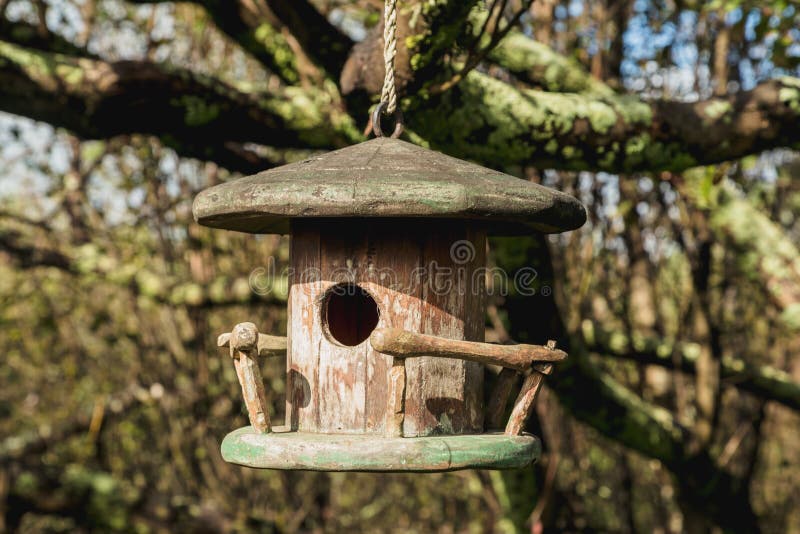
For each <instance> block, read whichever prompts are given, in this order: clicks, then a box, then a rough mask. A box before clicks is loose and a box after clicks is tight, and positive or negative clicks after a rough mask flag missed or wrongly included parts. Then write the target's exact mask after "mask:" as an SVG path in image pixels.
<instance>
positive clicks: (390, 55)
mask: <svg viewBox="0 0 800 534" xmlns="http://www.w3.org/2000/svg"><path fill="white" fill-rule="evenodd" d="M396 55H397V0H385V2H384V8H383V64H384V67H385V69H386V70H385V75H384V78H383V89H382V90H381V101H382V102H386V113H388V114H392V113H394V111H395V110H396V109H397V92H396V89H395V83H394V58H395V56H396Z"/></svg>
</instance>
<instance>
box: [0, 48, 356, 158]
mask: <svg viewBox="0 0 800 534" xmlns="http://www.w3.org/2000/svg"><path fill="white" fill-rule="evenodd" d="M0 109H2V110H4V111H8V112H10V113H15V114H19V115H24V116H27V117H30V118H32V119H36V120H41V121H45V122H48V123H50V124H52V125H54V126H60V127H64V128H66V129H68V130H71V131H73V132H74V133H75V134H77V135H78V136H80V137H83V138H109V137H112V136H115V135H120V134H128V133H145V134H152V135H157V136H159V137H161V139H162V141H163V142H164V143H165V144H166V145H168V146H170V147H172V148H175V149H176V150H177V151H178V152H180V153H181V154H182V155H185V156H190V157H196V158H200V159H206V160H213V161H216V162H217V163H219V164H221V165H223V166H226V167H228V168H230V169H233V170H241V171H245V172H250V171H258V170H263V169H264V168H266V167H268V166H269V162H268V161H266V160H265V159H263V158H260V157H258V156H257V155H255V154H254V153H252V152H247V151H244V150H242V148H241V147H242V145H244V144H245V143H256V144H261V145H267V146H274V147H302V148H309V147H317V148H334V147H338V146H345V145H347V144H350V143H353V142H355V141H357V140H360V139H361V135H360V133H359V132H358V130H357V129H356V128H355V125H354V123H353V121H352V119H351V118H350V117H349V116H348V115H347V114H345V113H344V112H342V111H340V110H339V109H338V108H337V106H336V105H335V104H334V103H333V102H332V99H331V98H330V95H329V94H328V93H326V92H325V91H324V90H323V89H319V88H308V89H302V90H301V89H299V88H292V87H284V88H280V89H278V90H276V91H273V92H271V93H265V92H261V91H258V90H257V89H256V88H254V87H251V86H246V85H244V84H242V85H240V86H237V87H232V86H230V85H227V84H225V83H223V82H220V81H219V80H216V79H213V78H209V77H205V76H201V75H199V74H197V73H193V72H191V71H188V70H185V69H178V68H175V67H171V66H168V65H160V64H154V63H149V62H144V61H118V62H105V61H100V60H95V59H86V58H78V57H74V56H67V55H62V54H53V53H48V52H42V51H39V50H33V49H29V48H25V47H21V46H18V45H15V44H11V43H7V42H3V41H0Z"/></svg>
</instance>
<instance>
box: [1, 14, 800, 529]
mask: <svg viewBox="0 0 800 534" xmlns="http://www.w3.org/2000/svg"><path fill="white" fill-rule="evenodd" d="M381 9H382V2H380V1H379V0H313V1H312V0H301V1H290V0H283V1H281V0H230V1H227V2H220V1H213V0H207V1H197V2H185V3H184V2H180V3H177V2H176V3H173V2H130V3H128V2H122V1H118V0H97V1H95V0H0V110H2V112H0V302H2V304H1V305H0V353H1V354H2V355H3V358H2V365H0V384H2V387H0V531H4V530H7V531H22V532H106V531H134V532H150V531H153V532H167V531H169V532H189V531H191V532H229V531H251V530H252V531H265V532H271V531H275V532H295V531H302V532H321V531H330V532H337V531H351V530H366V531H403V532H405V531H416V532H430V531H436V532H445V533H446V532H484V531H487V532H492V531H496V532H522V531H531V532H541V531H542V529H544V530H545V531H570V532H573V531H619V532H639V531H641V532H682V531H693V532H706V531H709V530H713V531H747V532H752V531H757V530H763V531H765V532H791V531H798V530H800V487H799V486H798V482H797V481H798V480H800V465H798V461H797V460H798V458H800V439H798V437H800V436H799V435H798V434H799V433H800V419H798V413H797V411H798V410H800V359H798V357H797V354H798V350H800V336H798V331H799V330H800V255H798V246H800V245H798V243H799V242H800V223H799V222H798V214H800V186H798V183H800V180H799V178H800V158H798V156H797V153H796V152H794V151H792V149H793V148H797V147H798V146H800V128H797V124H800V122H798V118H800V79H798V78H796V77H794V76H797V75H798V73H797V71H798V63H799V62H800V43H798V40H799V39H800V30H799V29H798V27H799V26H800V25H799V24H798V22H799V21H800V12H799V10H800V6H798V4H797V3H796V2H791V1H784V2H745V1H728V2H723V1H713V2H691V1H664V2H659V1H653V2H651V1H645V0H620V1H618V0H600V1H597V2H586V1H580V0H568V1H564V2H561V1H558V0H536V1H535V2H533V3H531V2H525V1H520V0H507V1H503V0H500V1H487V2H479V1H472V2H455V1H450V2H448V1H444V0H425V1H416V2H415V1H404V2H400V9H401V34H402V35H401V36H402V37H403V38H402V39H401V44H402V45H401V55H400V57H399V58H398V61H399V68H398V72H399V74H400V76H401V81H400V86H401V95H402V96H403V99H402V105H403V107H404V108H405V109H406V111H407V113H408V116H409V139H410V140H411V141H413V142H416V143H420V144H424V145H428V146H431V147H433V148H437V149H440V150H444V151H446V152H449V153H452V154H454V155H458V156H460V157H466V158H468V159H474V160H476V161H478V162H480V163H484V164H488V165H491V166H494V167H496V168H500V169H501V170H504V171H506V172H510V173H513V174H516V175H518V176H520V177H521V178H522V179H528V180H535V181H539V182H541V183H544V184H546V185H548V186H551V187H556V188H559V189H561V190H563V191H567V192H569V193H572V194H574V195H576V196H577V197H579V198H580V199H581V200H582V201H583V202H584V203H585V204H586V206H587V210H588V214H589V221H588V222H587V224H586V225H585V226H584V227H583V228H582V229H580V230H578V231H575V232H571V233H568V234H565V235H558V236H551V237H542V236H530V237H524V238H513V239H510V238H506V239H495V240H493V241H492V242H491V244H490V250H489V252H490V259H491V262H492V264H493V265H497V266H500V267H503V268H505V269H507V270H509V271H510V272H511V273H514V272H515V271H516V270H518V269H521V268H523V267H529V266H533V267H535V268H536V270H537V272H538V278H537V289H538V292H537V294H536V295H534V296H523V295H517V294H514V293H513V292H512V293H511V294H509V295H506V296H500V295H496V296H494V297H492V301H491V303H490V306H489V310H488V312H489V313H488V314H487V339H489V340H491V341H496V342H501V343H507V342H512V341H520V342H522V341H528V342H536V343H542V342H544V341H545V340H546V339H549V338H556V339H558V340H559V344H560V345H561V346H563V347H565V348H566V349H567V350H569V351H570V354H571V358H570V360H569V362H568V363H567V364H565V365H563V366H562V367H561V368H560V369H559V370H558V371H557V372H556V373H555V374H554V375H553V376H552V377H551V378H550V379H548V381H547V387H546V389H545V391H544V392H543V393H542V394H541V396H540V398H539V400H538V402H537V417H536V418H535V420H534V421H531V422H530V424H529V429H530V430H531V431H532V432H535V433H537V434H538V435H540V436H542V438H543V442H544V447H545V450H544V454H543V457H542V459H541V461H540V462H539V463H538V464H537V465H535V466H532V467H530V468H528V469H525V470H521V471H514V472H505V473H500V472H481V471H465V472H458V473H451V474H432V475H399V474H386V475H372V474H343V473H335V474H317V473H289V472H266V471H264V472H262V471H254V470H247V469H243V468H239V467H236V466H230V465H227V464H225V463H224V462H223V461H222V459H221V457H220V455H219V442H220V440H221V438H222V437H223V436H224V435H225V434H226V433H227V432H228V431H230V430H232V429H233V428H235V427H238V426H242V425H244V424H245V423H246V415H245V412H244V410H243V407H242V403H241V395H240V390H239V386H238V383H237V381H236V377H235V373H234V369H233V366H232V365H231V364H230V361H229V359H228V358H227V357H226V356H225V355H224V354H223V353H221V352H220V351H219V350H218V349H217V348H216V346H215V339H216V336H217V334H219V333H221V332H225V331H228V330H229V329H230V327H231V325H233V324H235V323H236V322H240V321H243V320H252V321H254V322H256V323H257V324H258V327H259V329H260V331H262V332H265V333H274V334H282V333H283V332H285V328H286V326H285V322H286V296H287V291H288V288H287V280H286V277H285V271H284V269H285V268H286V266H287V264H288V248H287V243H288V241H287V237H275V236H251V235H243V234H235V233H229V232H222V231H210V230H208V229H205V228H202V227H199V226H198V225H196V224H194V223H193V221H192V217H191V202H192V198H193V196H194V195H195V194H196V193H197V192H198V191H199V190H200V189H202V188H205V187H207V186H209V185H212V184H215V183H219V182H222V181H225V180H230V179H233V178H236V177H237V176H239V175H240V174H241V173H246V172H251V171H253V170H259V169H263V168H268V167H270V166H274V165H278V164H281V163H285V162H289V161H295V160H297V159H300V158H302V157H305V156H307V155H308V154H310V153H314V152H316V151H322V150H330V149H333V148H337V147H341V146H345V145H347V144H350V143H353V142H357V141H360V140H362V139H364V135H363V134H362V133H361V132H362V130H364V128H365V126H366V119H367V110H368V108H369V106H370V105H371V104H372V103H374V95H375V93H376V92H377V91H376V90H375V88H374V80H371V79H370V76H372V77H373V78H376V79H378V80H380V79H381V78H382V70H381V69H382V67H381V66H380V62H379V61H378V62H377V65H376V62H375V58H374V57H373V55H372V53H373V52H374V50H375V49H376V46H375V43H376V42H378V43H379V41H376V36H377V35H379V32H380V24H381V23H380V20H381V15H380V14H381ZM482 21H486V23H485V24H484V23H483V22H482ZM403 28H405V29H403ZM376 32H377V33H376ZM403 32H404V33H403ZM355 43H358V44H355ZM354 44H355V48H353V46H354ZM407 47H408V48H409V49H410V52H407V53H406V52H404V49H405V48H407ZM377 48H378V49H379V48H380V47H379V46H378V47H377ZM364 72H366V73H367V74H364ZM370 73H371V74H370ZM581 106H585V107H581ZM577 109H580V110H584V111H576V110H577ZM586 110H588V111H586ZM592 110H594V111H592ZM595 112H597V113H599V115H593V113H595ZM609 113H611V115H610V119H609V118H608V117H609V115H608V114H609ZM465 117H466V118H465ZM542 117H544V119H542ZM598 117H600V118H598ZM602 117H605V119H604V120H605V121H606V122H604V121H603V120H601V119H602ZM257 268H261V269H263V270H262V271H259V273H262V274H261V275H259V277H258V284H256V285H257V287H256V288H255V289H254V288H253V285H254V283H253V280H254V279H253V276H252V273H253V272H254V269H257ZM265 272H266V273H267V274H268V275H269V276H263V273H265ZM490 282H491V281H490ZM494 371H496V370H487V377H486V379H487V382H492V381H493V380H494V377H495V373H494ZM263 372H264V376H265V380H266V382H267V385H268V388H267V390H268V392H269V394H270V395H271V399H272V401H273V403H274V414H275V418H276V419H278V420H280V419H281V417H282V414H283V412H284V406H283V401H282V399H283V398H284V388H285V366H283V367H282V366H281V365H280V364H276V363H275V362H274V361H271V362H270V363H269V365H265V366H264V368H263Z"/></svg>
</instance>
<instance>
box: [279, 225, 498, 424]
mask: <svg viewBox="0 0 800 534" xmlns="http://www.w3.org/2000/svg"><path fill="white" fill-rule="evenodd" d="M436 230H437V231H436V232H435V234H436V235H432V234H433V232H431V228H430V225H429V224H424V223H423V222H420V221H417V222H413V223H408V222H404V223H402V224H399V223H398V222H397V221H385V220H370V221H363V220H350V221H347V220H344V221H343V220H339V221H333V220H314V219H300V220H296V221H294V222H293V226H292V243H291V265H292V273H291V281H290V291H289V343H288V357H287V361H288V369H289V383H290V384H289V389H288V391H289V394H288V397H287V421H288V423H289V425H290V426H291V427H292V428H293V429H295V430H302V431H307V432H330V433H381V434H386V435H398V434H399V430H398V429H399V427H400V425H401V424H402V428H403V435H405V436H418V435H428V434H433V433H443V434H450V433H466V432H480V431H482V426H483V410H482V402H483V396H482V389H481V388H482V384H483V369H482V366H481V365H480V364H477V363H474V362H467V361H463V360H450V359H442V358H415V359H414V361H413V363H412V362H411V361H408V362H405V364H403V363H402V362H399V361H398V362H396V364H395V363H394V362H393V358H392V357H391V356H387V355H385V354H382V353H380V352H378V351H376V350H374V349H373V348H372V346H371V345H370V343H369V342H368V341H366V340H365V341H364V342H362V343H360V344H358V345H356V346H353V347H351V346H343V345H341V344H339V343H337V342H336V341H335V340H334V339H333V338H332V336H331V334H330V332H329V331H328V328H326V317H325V310H324V307H325V296H326V292H327V291H329V290H331V288H333V287H334V286H336V285H337V284H344V283H352V284H358V286H359V287H361V288H363V289H364V290H366V291H367V292H368V293H369V294H370V295H371V296H372V298H373V299H374V300H375V302H376V303H377V306H378V309H379V313H380V316H379V320H378V325H377V326H378V327H379V328H400V329H404V330H412V331H422V332H425V333H429V334H434V335H439V336H442V337H448V338H453V339H465V338H466V339H471V340H477V341H480V340H482V337H483V298H484V282H485V280H484V277H483V276H482V275H481V273H478V274H476V269H477V268H478V267H483V265H484V264H485V234H484V233H483V232H482V231H478V230H473V229H471V228H469V227H468V226H467V225H466V224H465V223H450V222H446V223H441V224H439V225H437V229H436ZM459 240H469V241H470V243H471V244H472V246H474V250H475V253H474V254H473V255H472V256H473V257H471V258H469V261H466V262H464V261H462V260H458V261H454V260H452V259H451V257H450V247H451V245H452V244H453V242H455V241H459ZM448 269H449V270H448ZM403 375H405V380H403ZM403 383H404V384H403ZM403 389H404V390H405V402H404V403H403V402H401V399H402V398H403V396H402V394H401V393H402V390H403Z"/></svg>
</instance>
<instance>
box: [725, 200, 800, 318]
mask: <svg viewBox="0 0 800 534" xmlns="http://www.w3.org/2000/svg"><path fill="white" fill-rule="evenodd" d="M710 220H711V225H712V227H713V228H714V230H715V231H716V232H717V233H718V234H720V236H721V237H722V238H723V239H724V240H725V241H727V242H728V243H729V244H730V245H731V246H732V247H733V249H734V250H736V252H737V263H738V266H739V269H740V270H741V271H742V273H743V274H744V275H745V276H747V277H748V278H750V279H752V280H754V281H755V282H757V283H758V284H760V285H761V286H762V287H763V288H764V291H765V293H766V294H767V296H768V297H769V299H770V300H771V301H772V303H773V304H774V305H775V306H776V308H778V310H780V312H781V320H782V322H783V324H784V326H785V327H786V328H787V329H789V330H790V331H795V332H796V331H800V250H798V249H797V247H796V246H795V244H794V243H793V242H792V240H791V239H790V238H789V236H787V235H786V233H785V232H784V231H783V229H782V228H781V227H780V226H779V225H778V224H776V223H774V222H772V221H771V220H770V218H769V217H768V216H767V215H765V214H764V213H761V212H760V211H758V210H757V209H756V207H755V206H754V205H753V204H752V203H751V202H749V201H748V200H747V199H745V198H743V197H742V196H740V195H739V194H737V192H735V191H733V190H732V189H731V188H725V189H724V190H723V191H722V194H721V195H720V199H719V206H718V207H716V208H715V209H714V211H713V213H712V215H711V219H710Z"/></svg>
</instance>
